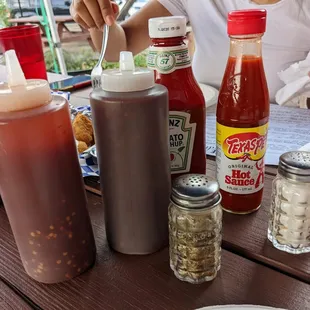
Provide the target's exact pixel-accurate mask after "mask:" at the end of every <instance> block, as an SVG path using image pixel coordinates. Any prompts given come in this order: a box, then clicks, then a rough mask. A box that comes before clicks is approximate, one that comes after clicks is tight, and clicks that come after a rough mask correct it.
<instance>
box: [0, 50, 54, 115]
mask: <svg viewBox="0 0 310 310" xmlns="http://www.w3.org/2000/svg"><path fill="white" fill-rule="evenodd" d="M5 61H6V68H7V79H8V83H0V112H14V111H24V110H28V109H31V108H35V107H39V106H42V105H44V104H47V103H48V102H50V101H51V99H52V96H51V90H50V88H49V85H48V82H47V81H45V80H26V79H25V76H24V73H23V71H22V69H21V67H20V64H19V61H18V59H17V57H16V53H15V51H14V50H9V51H6V52H5Z"/></svg>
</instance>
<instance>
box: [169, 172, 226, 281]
mask: <svg viewBox="0 0 310 310" xmlns="http://www.w3.org/2000/svg"><path fill="white" fill-rule="evenodd" d="M220 202H221V194H220V192H219V185H218V183H217V182H216V181H214V180H213V179H210V178H207V177H206V176H205V175H203V174H187V175H183V176H180V177H178V178H177V179H175V180H174V182H173V186H172V194H171V203H170V206H169V242H170V249H169V252H170V267H171V269H172V270H173V271H174V274H175V276H176V277H177V278H178V279H180V280H182V281H187V282H190V283H193V284H199V283H203V282H206V281H211V280H213V279H214V278H215V277H216V275H217V272H218V271H219V269H220V265H221V242H222V207H221V204H220Z"/></svg>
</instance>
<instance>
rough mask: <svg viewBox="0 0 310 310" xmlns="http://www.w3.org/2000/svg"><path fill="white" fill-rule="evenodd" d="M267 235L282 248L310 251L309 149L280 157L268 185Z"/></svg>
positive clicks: (303, 251) (288, 250) (292, 250)
mask: <svg viewBox="0 0 310 310" xmlns="http://www.w3.org/2000/svg"><path fill="white" fill-rule="evenodd" d="M268 239H269V240H270V241H271V242H272V243H273V245H274V246H275V247H276V248H277V249H279V250H282V251H285V252H288V253H292V254H300V253H309V252H310V153H309V152H301V151H295V152H288V153H285V154H283V155H281V157H280V162H279V167H278V174H277V176H276V178H275V179H274V181H273V185H272V202H271V208H270V220H269V228H268Z"/></svg>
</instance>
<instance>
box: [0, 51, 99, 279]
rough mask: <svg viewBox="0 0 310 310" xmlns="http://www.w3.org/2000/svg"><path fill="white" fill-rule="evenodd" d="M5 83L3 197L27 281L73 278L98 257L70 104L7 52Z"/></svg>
mask: <svg viewBox="0 0 310 310" xmlns="http://www.w3.org/2000/svg"><path fill="white" fill-rule="evenodd" d="M6 64H7V69H8V70H7V71H8V73H9V75H8V81H9V83H8V84H6V83H4V84H2V85H0V122H1V126H0V141H1V145H0V194H1V197H2V199H3V202H4V206H5V209H6V212H7V215H8V218H9V221H10V224H11V227H12V231H13V234H14V237H15V240H16V243H17V247H18V250H19V253H20V256H21V259H22V262H23V265H24V268H25V270H26V272H27V273H28V275H29V276H30V277H32V278H34V279H35V280H37V281H39V282H43V283H57V282H61V281H64V280H67V279H70V278H73V277H75V276H77V275H79V274H80V273H82V272H84V271H85V270H87V269H88V268H90V267H91V266H92V265H93V263H94V261H95V255H96V248H95V242H94V237H93V231H92V227H91V223H90V218H89V214H88V210H87V201H86V195H85V189H84V184H83V180H82V176H81V168H80V166H79V162H78V157H77V150H76V146H75V141H74V137H73V132H72V126H71V121H70V115H69V108H68V102H67V101H66V99H64V98H62V97H60V96H51V94H50V89H49V86H48V82H47V81H44V80H25V78H24V75H23V73H22V71H21V68H20V66H19V63H18V61H17V58H16V55H15V52H14V51H8V52H6Z"/></svg>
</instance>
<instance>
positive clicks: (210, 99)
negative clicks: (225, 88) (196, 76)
mask: <svg viewBox="0 0 310 310" xmlns="http://www.w3.org/2000/svg"><path fill="white" fill-rule="evenodd" d="M199 86H200V89H201V90H202V93H203V96H204V98H205V102H206V107H210V106H211V105H214V104H216V103H217V97H218V95H219V91H218V90H217V89H216V88H214V87H212V86H209V85H206V84H202V83H199Z"/></svg>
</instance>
